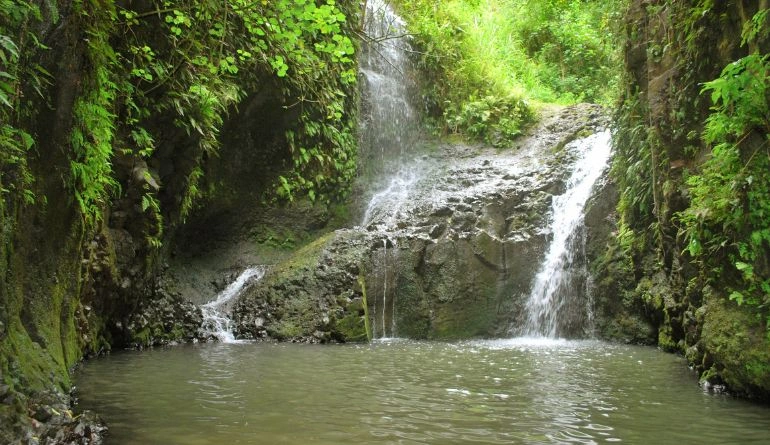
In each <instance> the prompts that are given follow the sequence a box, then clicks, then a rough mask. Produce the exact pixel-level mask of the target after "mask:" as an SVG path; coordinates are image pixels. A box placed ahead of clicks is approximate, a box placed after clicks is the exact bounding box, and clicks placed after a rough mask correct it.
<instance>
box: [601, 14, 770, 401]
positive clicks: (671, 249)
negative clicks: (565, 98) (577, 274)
mask: <svg viewBox="0 0 770 445" xmlns="http://www.w3.org/2000/svg"><path fill="white" fill-rule="evenodd" d="M767 6H768V5H767V2H757V1H741V0H732V1H720V2H674V1H663V0H654V1H632V2H631V6H630V9H629V12H628V15H627V18H626V29H627V42H628V43H627V44H626V47H625V68H626V73H627V74H626V75H627V78H628V85H627V90H626V93H625V96H624V101H623V104H622V107H621V109H620V111H619V113H618V115H617V126H618V131H617V134H616V141H615V142H616V147H617V153H616V161H615V164H614V167H613V178H614V180H615V181H616V182H617V184H618V186H619V187H618V191H619V193H620V206H619V211H620V215H619V217H620V224H619V225H618V226H617V228H616V230H617V236H616V237H613V238H612V241H610V243H609V244H608V245H607V248H606V253H605V254H600V255H597V259H596V261H595V262H594V265H595V270H596V271H597V275H596V277H595V282H596V284H597V286H598V293H599V294H602V295H615V296H616V297H615V300H614V301H609V302H608V303H609V304H610V305H611V306H614V312H615V313H616V314H619V315H618V316H616V317H614V318H613V319H612V320H611V321H609V322H608V323H607V324H606V325H605V326H603V328H602V331H603V333H604V335H605V336H607V337H611V338H620V339H624V340H627V341H638V342H652V343H657V344H658V345H659V346H660V347H662V348H664V349H667V350H672V351H678V352H680V353H682V354H685V355H686V356H687V359H688V360H689V362H690V363H691V365H692V366H693V367H695V369H697V370H698V372H699V373H700V374H701V376H702V378H703V379H704V381H707V382H710V384H720V385H721V384H727V385H728V386H729V387H730V388H732V389H733V390H735V391H736V392H740V393H745V394H749V395H754V396H757V397H767V396H768V395H769V394H770V368H768V366H767V363H769V362H770V343H768V336H767V332H766V329H765V326H764V322H763V320H761V319H759V318H758V317H757V315H756V313H755V312H752V310H751V309H750V308H747V307H746V306H739V305H738V304H737V303H736V302H734V301H730V300H728V298H727V296H728V294H729V293H730V291H729V288H730V284H729V278H725V279H722V280H718V281H719V282H716V283H715V282H714V280H713V276H714V275H713V274H715V273H717V272H715V271H714V270H713V269H709V268H708V267H707V266H706V264H707V263H708V262H707V261H703V260H702V259H699V258H695V257H693V256H691V255H690V254H691V253H692V252H693V251H692V250H690V249H688V239H689V238H688V235H687V234H686V233H685V231H684V230H685V227H684V224H683V223H682V221H683V219H682V217H681V215H682V214H683V213H682V212H684V211H687V209H689V208H690V205H691V195H690V190H689V186H688V184H687V178H688V176H691V175H692V174H697V173H698V172H699V171H700V170H701V169H702V168H703V165H704V162H705V161H706V160H707V159H708V158H709V157H710V150H711V147H710V146H707V145H706V144H705V143H704V142H703V138H702V135H703V130H704V124H705V121H706V118H707V117H708V115H709V113H710V109H709V107H710V105H711V102H710V97H709V95H708V94H701V89H702V87H703V84H704V82H707V81H710V80H713V79H715V78H717V77H718V76H719V75H720V72H721V70H722V69H723V68H724V67H725V66H727V65H728V64H730V63H731V62H733V61H735V60H737V59H739V58H740V57H743V56H745V55H747V54H748V53H749V51H754V50H757V47H756V46H754V45H744V46H741V31H742V30H743V28H744V26H745V24H746V23H747V21H749V20H751V18H752V16H754V14H755V13H756V12H757V11H758V10H759V9H760V8H767ZM765 43H766V42H765ZM749 46H751V47H752V48H749ZM760 46H761V43H760ZM760 49H761V48H760ZM751 140H752V138H748V139H747V141H748V142H747V143H748V144H749V145H751V144H752V142H751ZM758 140H759V145H761V144H762V138H761V137H760V138H758ZM753 147H754V148H753V149H752V147H750V146H748V145H747V146H746V147H745V149H746V150H747V151H749V152H750V151H751V150H754V151H756V148H758V146H757V145H756V144H755V145H754V146H753ZM736 197H737V195H736ZM720 230H729V229H728V228H727V227H723V228H722V229H720ZM722 261H723V265H724V267H731V264H732V263H730V262H728V259H727V258H724V259H723V260H722ZM728 275H729V274H725V275H724V276H728ZM752 314H753V315H752Z"/></svg>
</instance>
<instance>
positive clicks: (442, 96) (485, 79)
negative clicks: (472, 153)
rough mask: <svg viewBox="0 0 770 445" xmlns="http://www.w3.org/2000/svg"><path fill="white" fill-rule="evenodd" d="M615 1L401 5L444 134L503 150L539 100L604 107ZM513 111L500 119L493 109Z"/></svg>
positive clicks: (610, 89)
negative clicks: (462, 134) (472, 138)
mask: <svg viewBox="0 0 770 445" xmlns="http://www.w3.org/2000/svg"><path fill="white" fill-rule="evenodd" d="M624 3H625V2H624V1H622V0H613V1H610V2H606V1H601V2H600V1H577V0H537V1H528V2H525V1H522V0H479V1H474V2H469V1H463V0H450V1H447V2H441V5H440V6H438V5H437V4H436V2H433V1H430V0H399V1H398V2H397V5H398V6H399V10H400V12H401V15H402V16H403V17H406V18H407V22H408V23H407V25H408V27H409V31H410V32H411V33H413V34H414V42H415V46H416V48H417V50H418V51H419V55H420V60H419V63H420V65H421V67H422V68H423V70H424V71H426V72H428V73H429V79H428V81H427V82H426V85H425V88H426V89H427V93H428V94H427V96H428V100H429V102H431V103H432V104H433V108H434V110H433V111H434V113H435V114H436V115H437V116H441V117H440V122H439V123H438V124H439V126H440V127H442V129H444V130H449V131H458V130H459V131H464V132H466V133H468V134H470V135H472V136H475V137H478V138H481V139H486V140H488V141H489V140H493V141H499V142H498V143H499V144H500V145H503V144H505V143H506V141H508V140H510V139H511V138H512V137H513V136H514V135H515V134H517V133H518V132H519V131H521V129H522V128H524V126H525V125H526V124H527V122H528V119H529V118H530V116H531V112H525V111H524V108H526V107H529V104H533V105H534V106H536V104H537V103H538V102H557V103H575V102H578V101H599V102H603V103H608V102H610V101H611V100H612V98H613V97H614V95H615V90H616V89H615V88H614V85H616V84H617V82H618V78H617V73H618V72H619V69H618V67H619V64H620V58H619V54H618V48H619V45H617V42H616V39H615V34H616V33H615V32H614V30H615V23H616V22H617V21H618V20H619V18H620V11H621V10H622V5H623V4H624ZM500 106H504V107H505V108H509V109H512V110H513V111H514V113H513V116H511V117H510V118H509V120H502V121H498V120H495V119H494V118H492V119H490V117H491V116H493V115H495V111H494V110H495V108H498V107H500Z"/></svg>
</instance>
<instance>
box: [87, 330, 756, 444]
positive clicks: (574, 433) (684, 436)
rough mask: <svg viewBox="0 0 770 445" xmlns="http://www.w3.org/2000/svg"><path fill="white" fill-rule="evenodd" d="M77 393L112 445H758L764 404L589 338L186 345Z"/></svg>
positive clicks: (133, 362) (150, 354)
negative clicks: (105, 426) (715, 390)
mask: <svg viewBox="0 0 770 445" xmlns="http://www.w3.org/2000/svg"><path fill="white" fill-rule="evenodd" d="M116 376H119V379H116V378H115V377H116ZM78 384H79V387H80V398H81V401H82V403H81V407H82V408H89V409H95V410H97V411H98V412H100V413H101V414H102V415H103V416H104V417H105V419H106V420H107V421H108V423H109V424H110V426H111V440H110V442H109V443H113V444H117V445H121V444H145V443H162V444H221V443H233V444H282V443H284V444H300V443H301V444H448V443H451V444H462V443H486V444H543V443H548V444H550V443H586V444H591V443H610V442H618V441H622V442H626V443H652V442H657V443H660V444H665V443H767V431H768V430H770V416H768V414H770V412H769V411H768V410H767V409H766V408H763V407H759V406H755V405H752V404H749V403H746V402H742V401H738V400H733V399H730V398H727V397H722V396H710V395H706V394H704V393H703V392H702V391H700V390H699V388H698V387H697V385H696V384H695V381H694V377H693V376H692V375H691V374H689V373H688V371H687V370H686V368H685V366H684V364H683V363H682V361H681V359H679V358H677V357H675V356H671V355H668V354H664V353H661V352H659V351H656V350H654V349H648V348H636V347H626V346H617V345H609V344H604V343H600V342H568V341H541V340H531V339H529V340H527V339H517V340H506V341H490V342H465V343H457V344H447V343H415V342H410V341H383V342H378V343H374V344H371V345H358V346H328V347H318V346H302V345H283V344H279V345H275V344H235V345H223V344H207V345H191V346H186V347H178V348H173V349H169V350H157V351H146V352H132V353H122V354H115V355H113V356H112V357H108V358H105V359H100V360H94V361H91V362H88V363H86V364H85V366H84V367H83V369H82V370H81V372H80V373H79V375H78ZM672 419H676V421H672ZM682 425H687V427H686V428H683V427H682Z"/></svg>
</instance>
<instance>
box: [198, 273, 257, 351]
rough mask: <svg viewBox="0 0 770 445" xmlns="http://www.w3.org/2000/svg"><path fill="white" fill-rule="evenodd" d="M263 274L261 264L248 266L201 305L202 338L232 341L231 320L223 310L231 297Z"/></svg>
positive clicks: (233, 337) (233, 339)
mask: <svg viewBox="0 0 770 445" xmlns="http://www.w3.org/2000/svg"><path fill="white" fill-rule="evenodd" d="M264 275H265V268H264V267H262V266H255V267H249V268H247V269H246V270H244V271H243V272H241V274H240V275H239V276H238V278H236V279H235V281H233V282H232V283H230V284H229V285H228V286H227V287H226V288H225V289H224V290H223V291H222V292H220V293H219V294H218V295H217V297H216V298H215V299H214V300H212V301H210V302H208V303H206V304H204V305H203V306H201V312H202V313H203V323H201V329H200V333H201V336H202V337H204V338H215V339H217V340H219V341H220V342H222V343H234V342H235V341H236V340H235V334H233V326H232V324H233V323H232V320H230V318H228V317H227V315H226V314H225V312H224V310H225V309H226V308H227V306H228V303H229V302H230V301H232V299H233V298H235V297H237V296H238V295H239V294H240V293H241V291H242V290H243V288H244V287H245V286H246V284H248V283H249V282H250V281H252V280H257V281H258V280H261V279H262V277H263V276H264Z"/></svg>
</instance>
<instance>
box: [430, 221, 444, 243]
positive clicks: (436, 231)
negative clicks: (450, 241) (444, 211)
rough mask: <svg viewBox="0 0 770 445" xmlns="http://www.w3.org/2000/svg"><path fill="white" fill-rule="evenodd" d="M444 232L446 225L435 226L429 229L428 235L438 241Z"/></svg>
mask: <svg viewBox="0 0 770 445" xmlns="http://www.w3.org/2000/svg"><path fill="white" fill-rule="evenodd" d="M445 231H446V224H436V225H435V226H433V227H432V228H431V229H430V233H429V235H430V237H431V238H433V239H438V238H439V237H441V235H443V234H444V232H445Z"/></svg>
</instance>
